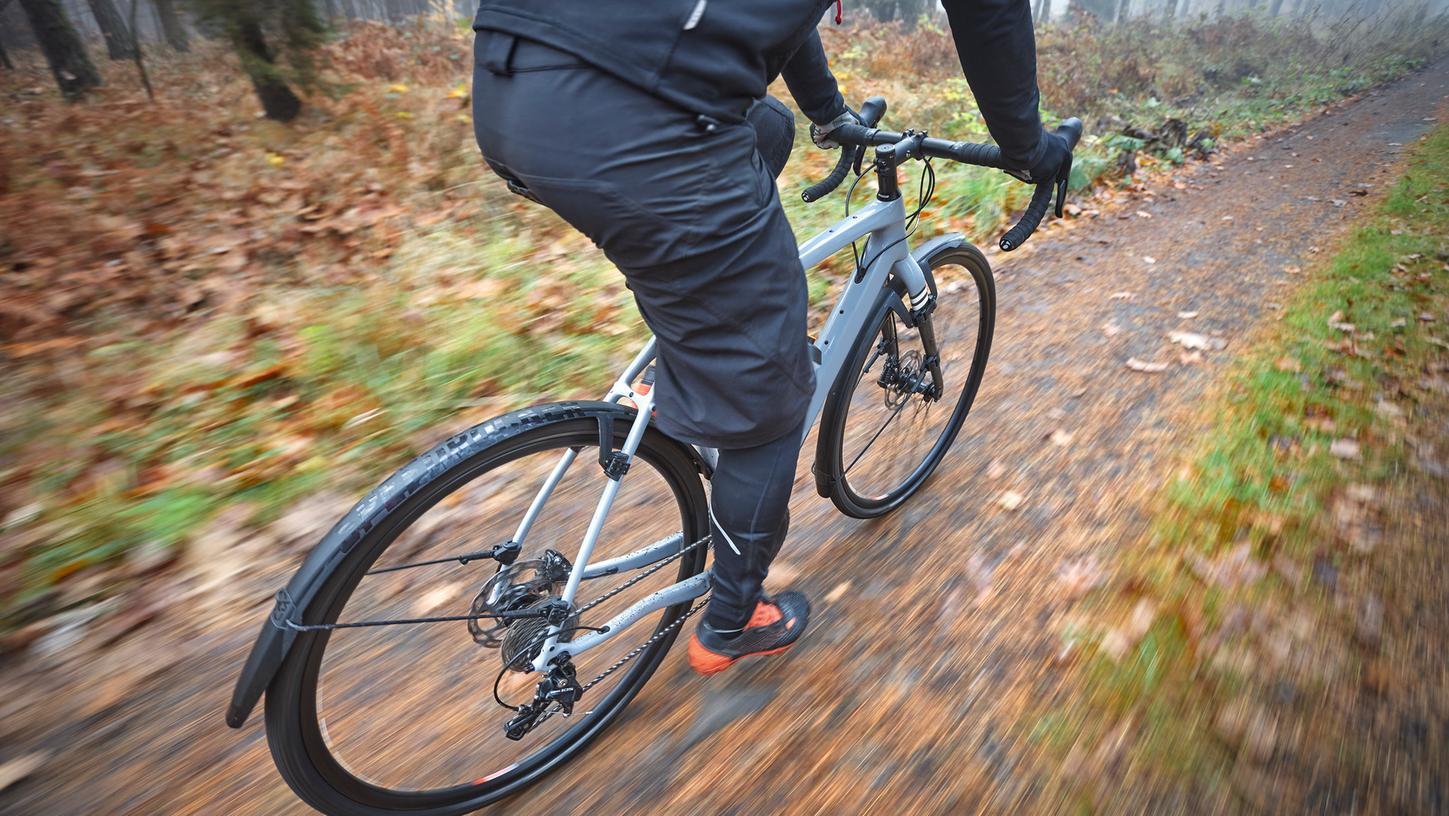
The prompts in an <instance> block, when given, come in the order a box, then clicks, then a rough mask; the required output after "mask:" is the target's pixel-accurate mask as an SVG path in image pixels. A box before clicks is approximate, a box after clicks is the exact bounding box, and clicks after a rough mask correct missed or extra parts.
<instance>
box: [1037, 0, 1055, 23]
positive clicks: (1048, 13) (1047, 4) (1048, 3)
mask: <svg viewBox="0 0 1449 816" xmlns="http://www.w3.org/2000/svg"><path fill="white" fill-rule="evenodd" d="M1036 19H1037V22H1038V23H1047V22H1050V21H1051V19H1052V0H1041V9H1040V10H1039V11H1038V12H1037V18H1036Z"/></svg>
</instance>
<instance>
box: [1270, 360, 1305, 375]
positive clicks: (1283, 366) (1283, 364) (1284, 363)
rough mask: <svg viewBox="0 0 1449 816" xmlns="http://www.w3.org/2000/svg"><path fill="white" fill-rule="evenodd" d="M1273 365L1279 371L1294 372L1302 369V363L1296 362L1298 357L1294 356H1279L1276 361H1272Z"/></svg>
mask: <svg viewBox="0 0 1449 816" xmlns="http://www.w3.org/2000/svg"><path fill="white" fill-rule="evenodd" d="M1273 367H1274V368H1276V369H1278V370H1279V371H1288V372H1291V373H1294V374H1297V373H1298V372H1300V371H1302V370H1303V364H1302V363H1300V362H1298V358H1296V357H1279V358H1278V362H1276V363H1274V364H1273Z"/></svg>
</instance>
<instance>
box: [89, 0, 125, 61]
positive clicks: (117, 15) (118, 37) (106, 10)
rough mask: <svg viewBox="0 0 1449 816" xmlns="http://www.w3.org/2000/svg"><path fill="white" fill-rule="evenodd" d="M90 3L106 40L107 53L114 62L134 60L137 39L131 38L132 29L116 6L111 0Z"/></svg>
mask: <svg viewBox="0 0 1449 816" xmlns="http://www.w3.org/2000/svg"><path fill="white" fill-rule="evenodd" d="M89 2H90V5H91V13H92V14H94V15H95V16H96V25H99V26H100V27H101V34H102V35H103V36H104V37H105V38H106V53H107V54H108V55H109V56H110V58H111V59H113V60H128V59H134V58H135V56H136V38H135V37H133V36H131V29H129V28H127V27H126V18H125V17H122V16H121V12H120V11H119V10H117V8H116V4H115V3H113V2H111V0H89Z"/></svg>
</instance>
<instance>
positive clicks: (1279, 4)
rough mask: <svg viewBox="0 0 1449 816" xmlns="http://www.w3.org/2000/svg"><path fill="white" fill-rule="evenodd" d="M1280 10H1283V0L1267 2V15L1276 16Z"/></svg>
mask: <svg viewBox="0 0 1449 816" xmlns="http://www.w3.org/2000/svg"><path fill="white" fill-rule="evenodd" d="M1282 10H1283V0H1272V2H1270V3H1269V4H1268V16H1269V17H1277V16H1278V12H1280V11H1282Z"/></svg>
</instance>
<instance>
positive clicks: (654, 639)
mask: <svg viewBox="0 0 1449 816" xmlns="http://www.w3.org/2000/svg"><path fill="white" fill-rule="evenodd" d="M709 541H710V536H705V537H703V538H700V539H698V540H696V541H694V542H693V543H691V544H689V545H687V546H684V547H680V548H679V552H677V553H674V554H673V555H670V556H669V557H668V558H665V559H663V560H661V561H659V562H658V563H656V564H655V565H654V566H652V567H650V568H649V569H648V570H645V571H644V572H642V573H640V574H638V575H636V576H634V577H633V578H630V579H629V580H627V581H625V582H624V583H622V584H620V585H618V586H617V587H614V588H613V589H611V590H609V591H608V592H606V593H604V594H603V595H600V596H599V597H597V598H595V599H593V600H592V601H589V602H588V603H587V604H585V605H583V606H581V607H579V610H578V613H577V614H579V615H582V614H583V613H584V612H586V611H588V610H590V609H593V608H594V607H596V606H598V605H599V604H601V603H603V602H604V601H607V600H609V599H610V598H613V597H615V596H616V595H618V594H619V593H621V592H623V591H624V590H626V589H628V588H629V587H631V586H633V585H635V584H637V583H639V582H640V581H642V580H644V579H645V578H648V577H649V576H650V575H653V574H654V573H656V572H658V571H659V570H661V569H663V568H664V567H665V566H666V565H668V564H670V563H671V562H674V561H677V560H679V559H680V558H683V557H684V556H685V555H686V554H688V553H689V552H692V551H693V550H695V549H697V548H699V547H700V546H702V545H705V544H708V543H709ZM708 602H709V593H708V592H706V593H705V594H704V595H702V596H700V598H699V600H698V601H697V602H696V603H695V604H694V605H693V606H691V607H690V608H689V610H688V611H686V612H685V613H684V614H683V615H680V616H679V617H678V618H676V619H675V620H674V622H673V623H671V624H669V625H668V626H666V627H664V628H663V629H660V630H659V631H657V632H655V633H654V634H653V635H650V636H649V639H648V640H646V641H644V642H643V643H641V644H639V645H638V646H635V647H634V648H633V649H630V650H629V651H628V652H627V653H625V654H624V656H623V657H621V658H619V659H618V660H616V661H614V665H612V666H610V667H608V668H607V669H604V670H603V671H602V672H599V674H598V676H597V677H595V678H594V679H592V680H590V681H589V682H587V683H585V684H584V685H583V687H582V688H581V689H580V694H582V693H583V692H586V691H588V690H589V689H591V688H593V687H594V686H596V685H598V684H599V683H601V682H603V681H604V680H605V679H606V678H607V677H608V676H609V675H611V674H613V673H614V672H616V671H618V670H619V669H622V668H623V667H624V666H625V665H627V664H628V663H629V661H631V660H633V659H634V658H636V657H638V656H639V655H641V654H643V653H644V652H645V651H646V650H648V648H649V647H650V646H653V645H654V644H655V643H658V642H659V641H660V640H661V639H663V638H664V637H666V636H667V635H669V633H670V632H673V631H675V630H676V629H678V628H679V627H681V626H683V625H684V622H685V621H687V620H689V619H690V618H692V617H694V615H695V613H697V612H699V610H701V609H703V608H704V607H705V605H706V604H707V603H708ZM562 710H563V709H562V708H561V707H560V708H552V709H549V710H548V711H546V712H544V714H543V715H542V716H541V717H539V718H538V721H537V722H535V723H534V725H533V728H537V727H538V726H540V725H543V724H544V723H545V722H547V721H548V719H549V718H550V717H552V716H553V715H555V714H557V713H559V712H560V711H562ZM530 730H531V729H530Z"/></svg>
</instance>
